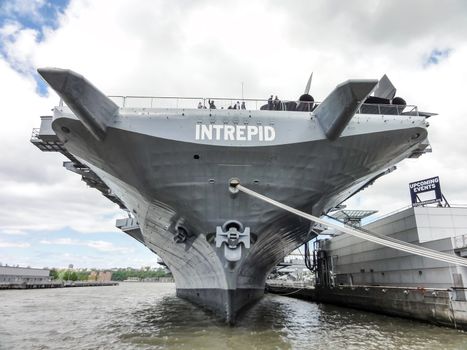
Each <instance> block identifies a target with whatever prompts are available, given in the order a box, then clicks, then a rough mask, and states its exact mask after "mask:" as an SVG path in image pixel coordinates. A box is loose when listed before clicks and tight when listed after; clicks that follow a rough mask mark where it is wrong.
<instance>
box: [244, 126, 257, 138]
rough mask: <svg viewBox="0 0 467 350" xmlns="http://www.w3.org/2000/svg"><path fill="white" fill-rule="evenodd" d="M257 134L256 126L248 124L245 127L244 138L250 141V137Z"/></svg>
mask: <svg viewBox="0 0 467 350" xmlns="http://www.w3.org/2000/svg"><path fill="white" fill-rule="evenodd" d="M255 135H258V127H257V126H253V125H248V126H247V127H246V139H247V140H248V141H251V139H252V137H253V136H255Z"/></svg>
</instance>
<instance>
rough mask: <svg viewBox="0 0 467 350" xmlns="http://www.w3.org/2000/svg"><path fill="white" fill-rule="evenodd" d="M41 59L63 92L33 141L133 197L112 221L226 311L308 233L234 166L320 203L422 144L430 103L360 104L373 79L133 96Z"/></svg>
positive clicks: (322, 207)
mask: <svg viewBox="0 0 467 350" xmlns="http://www.w3.org/2000/svg"><path fill="white" fill-rule="evenodd" d="M39 73H40V74H41V75H42V77H43V78H44V79H45V80H46V81H47V82H48V84H49V85H50V86H51V87H52V88H53V89H54V90H55V91H56V92H57V93H58V94H59V95H60V97H61V98H62V99H63V101H64V102H65V103H66V106H64V105H60V106H57V107H55V108H54V115H53V117H43V119H42V124H41V129H40V130H39V131H38V132H35V133H34V134H33V138H32V142H33V143H34V144H36V145H37V146H38V147H39V148H41V149H42V150H44V151H59V152H61V153H63V154H64V155H65V156H67V157H68V158H69V159H70V162H67V163H65V166H66V167H67V169H69V170H71V171H73V172H75V173H78V174H80V175H81V176H82V177H83V180H84V181H86V183H88V184H89V185H90V186H92V187H95V188H97V189H98V190H100V191H101V192H102V193H103V194H104V195H105V196H106V197H107V198H109V199H110V200H112V201H114V202H115V203H117V204H118V205H120V207H121V208H122V209H125V210H127V211H128V213H129V216H130V217H129V218H128V219H124V220H120V221H119V223H118V227H120V228H121V229H122V230H123V231H124V232H126V233H128V234H129V235H130V236H132V237H133V238H135V239H136V240H138V241H140V242H141V243H143V244H145V245H146V246H147V247H149V249H151V250H152V251H153V252H155V253H156V254H157V255H159V256H160V257H161V258H162V259H163V261H164V262H165V263H166V264H167V266H168V267H169V268H170V270H171V272H172V273H173V276H174V278H175V282H176V285H177V295H179V296H181V297H184V298H187V299H189V300H191V301H193V302H195V303H197V304H200V305H203V306H206V307H207V308H209V309H211V310H214V311H216V312H218V313H219V314H221V315H222V316H223V317H224V318H225V319H226V320H227V321H229V322H234V320H235V317H236V315H237V313H238V312H239V311H240V310H241V309H242V308H243V307H245V306H246V305H248V304H250V303H252V302H253V301H255V300H257V299H258V298H260V297H261V296H262V295H263V291H264V283H265V279H266V276H267V274H268V273H269V271H271V270H272V269H273V268H274V266H276V265H277V264H278V263H279V262H280V261H282V259H283V258H284V256H286V255H287V254H289V253H290V252H292V251H293V250H294V249H296V248H297V247H298V246H300V245H301V244H303V243H304V242H307V241H309V240H310V239H312V238H314V237H315V233H314V231H313V224H312V223H310V222H309V221H307V220H303V219H301V218H299V217H297V216H294V215H292V214H288V213H287V212H284V211H282V210H280V209H277V208H274V207H271V206H269V205H268V204H267V203H264V202H261V201H258V200H255V199H254V198H251V197H249V196H246V195H244V194H243V193H235V191H231V190H229V183H230V182H231V180H232V179H235V178H236V179H240V180H241V182H242V184H245V185H246V186H249V187H251V188H254V189H257V190H258V191H260V192H261V193H263V194H265V195H267V196H270V197H273V198H275V199H276V200H278V201H280V202H283V203H287V204H289V205H290V206H293V207H295V208H298V209H300V210H303V211H307V212H310V213H313V214H315V215H321V214H323V213H327V212H328V211H329V210H331V209H332V208H335V207H336V206H338V205H339V204H340V203H342V202H343V201H344V200H346V199H347V198H349V197H350V196H352V195H354V194H355V193H356V192H358V191H360V190H362V189H363V188H365V187H366V186H368V185H369V184H371V183H373V181H375V180H376V179H377V178H378V177H379V176H381V175H383V174H385V173H387V172H388V170H391V169H392V168H393V166H394V164H396V163H397V162H399V161H401V160H403V159H405V158H409V157H418V156H420V155H421V154H423V153H424V152H426V151H428V150H429V143H428V140H427V130H426V128H427V126H428V124H427V122H426V117H427V116H430V115H431V114H423V113H419V112H418V110H417V109H416V108H413V107H408V106H405V105H404V106H400V105H392V104H391V103H390V101H389V102H388V103H387V104H385V105H376V104H371V105H368V106H367V105H364V104H363V102H364V101H365V99H367V98H368V96H369V95H370V94H371V93H372V91H373V90H374V89H375V88H376V87H377V85H378V81H377V80H349V81H347V82H345V83H343V84H340V85H339V86H337V87H336V89H335V90H334V91H333V92H331V94H330V95H329V96H328V97H327V98H326V99H325V100H324V101H323V102H322V103H319V104H317V103H314V102H303V101H300V102H294V101H288V102H284V101H283V102H282V103H281V105H280V108H279V110H268V109H264V108H263V107H264V106H263V107H262V108H261V110H253V109H237V110H231V109H193V108H155V107H134V108H132V107H129V106H125V107H119V106H118V105H117V104H116V103H115V102H114V101H113V100H112V99H110V98H108V97H106V96H105V95H104V94H103V93H101V92H100V91H99V90H97V89H96V88H95V87H94V86H93V85H92V84H91V83H89V82H88V81H87V80H86V79H85V78H83V77H82V76H80V75H79V74H76V73H74V72H72V71H69V70H62V69H56V68H47V69H40V70H39ZM385 85H387V82H386V83H385ZM125 100H126V99H125V98H124V101H125ZM153 100H154V98H151V99H150V101H151V104H152V102H153ZM177 101H178V100H177ZM216 101H217V100H216ZM192 102H193V106H195V105H196V103H195V102H194V101H192ZM248 102H249V103H250V102H252V101H248ZM306 103H308V106H306V108H303V105H304V104H306ZM300 110H304V111H300ZM230 189H232V188H230Z"/></svg>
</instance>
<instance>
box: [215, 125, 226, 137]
mask: <svg viewBox="0 0 467 350" xmlns="http://www.w3.org/2000/svg"><path fill="white" fill-rule="evenodd" d="M212 127H213V128H214V130H216V140H217V141H219V140H220V139H221V129H222V128H223V127H224V125H213V126H212Z"/></svg>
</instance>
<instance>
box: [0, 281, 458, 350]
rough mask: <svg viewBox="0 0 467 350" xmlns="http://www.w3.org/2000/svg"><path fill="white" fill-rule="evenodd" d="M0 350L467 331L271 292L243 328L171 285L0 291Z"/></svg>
mask: <svg viewBox="0 0 467 350" xmlns="http://www.w3.org/2000/svg"><path fill="white" fill-rule="evenodd" d="M0 301H1V302H0V349H2V350H3V349H8V350H9V349H28V350H29V349H67V350H72V349H73V350H74V349H242V350H246V349H339V350H344V349H402V350H403V349H437V350H438V349H467V333H465V332H462V331H457V330H454V329H449V328H444V327H437V326H432V325H428V324H424V323H419V322H416V321H410V320H404V319H399V318H393V317H389V316H382V315H376V314H372V313H367V312H362V311H356V310H352V309H346V308H340V307H336V306H331V305H323V304H315V303H311V302H306V301H301V300H297V299H292V298H287V297H284V296H278V295H270V294H269V295H266V296H265V297H264V298H263V299H262V300H261V301H260V302H259V303H257V304H256V305H255V306H254V307H253V308H252V309H250V310H249V311H248V312H247V313H246V314H244V315H243V316H242V317H241V318H240V319H239V321H238V323H237V326H235V327H230V326H227V325H225V324H224V323H223V322H222V321H221V320H220V319H219V318H217V317H216V316H214V315H212V314H211V313H209V312H206V311H203V310H201V309H199V308H197V307H196V306H193V305H192V304H190V303H189V302H187V301H184V300H181V299H178V298H177V297H175V287H174V285H173V284H158V283H122V284H120V286H118V287H87V288H60V289H42V290H18V291H10V290H9V291H0Z"/></svg>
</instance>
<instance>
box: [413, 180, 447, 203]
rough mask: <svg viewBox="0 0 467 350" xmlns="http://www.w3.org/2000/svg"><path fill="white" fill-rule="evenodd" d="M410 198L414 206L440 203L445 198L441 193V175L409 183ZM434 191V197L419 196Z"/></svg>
mask: <svg viewBox="0 0 467 350" xmlns="http://www.w3.org/2000/svg"><path fill="white" fill-rule="evenodd" d="M409 189H410V198H411V199H412V206H413V207H415V206H418V205H424V204H430V203H440V202H442V200H443V194H442V193H441V184H440V182H439V177H438V176H436V177H431V178H429V179H425V180H420V181H416V182H411V183H410V184H409ZM426 192H433V198H430V199H425V200H423V201H422V200H421V199H420V197H419V196H418V195H419V194H420V193H426Z"/></svg>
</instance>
